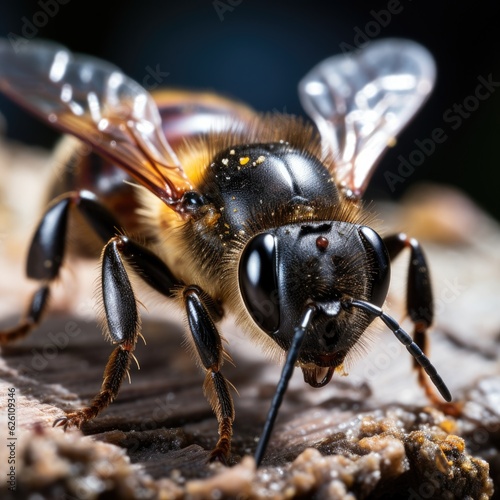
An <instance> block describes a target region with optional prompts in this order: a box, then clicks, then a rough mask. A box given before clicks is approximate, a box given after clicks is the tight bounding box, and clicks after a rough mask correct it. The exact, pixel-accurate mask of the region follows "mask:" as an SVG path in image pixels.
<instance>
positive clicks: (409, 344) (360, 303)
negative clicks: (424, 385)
mask: <svg viewBox="0 0 500 500" xmlns="http://www.w3.org/2000/svg"><path fill="white" fill-rule="evenodd" d="M342 307H343V308H344V309H349V308H351V307H357V308H358V309H362V310H363V311H366V312H367V313H369V314H371V315H372V316H376V317H378V318H380V319H381V320H382V321H383V322H384V323H385V324H386V326H387V327H388V328H389V329H390V330H391V331H392V333H394V335H396V337H397V339H398V340H399V341H400V342H401V343H402V344H404V345H405V346H406V349H407V350H408V352H409V353H410V354H411V355H412V356H413V357H414V358H415V360H416V361H417V363H418V364H419V365H420V366H421V367H422V368H423V369H424V370H425V373H427V375H429V377H430V379H431V380H432V383H433V384H434V385H435V386H436V389H437V390H438V391H439V393H440V394H441V396H443V398H444V399H445V400H446V401H448V402H450V401H451V399H452V398H451V393H450V391H449V389H448V387H446V384H445V383H444V381H443V379H442V378H441V376H440V375H439V374H438V372H437V370H436V368H435V367H434V365H433V364H432V363H431V361H430V359H429V358H428V357H427V356H426V355H425V354H424V353H423V351H422V349H420V347H419V346H418V345H417V344H416V343H415V342H414V341H413V339H412V338H411V337H410V335H408V334H407V333H406V332H405V331H404V330H403V329H402V328H401V326H399V323H398V322H397V321H396V320H395V319H394V318H393V317H391V316H389V315H388V314H386V313H385V312H384V311H382V309H380V307H377V306H375V305H373V304H370V302H366V301H364V300H350V301H347V302H342Z"/></svg>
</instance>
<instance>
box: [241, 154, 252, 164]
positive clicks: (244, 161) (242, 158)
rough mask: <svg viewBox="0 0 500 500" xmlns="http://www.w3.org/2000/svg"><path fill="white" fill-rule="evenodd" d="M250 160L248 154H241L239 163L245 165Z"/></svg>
mask: <svg viewBox="0 0 500 500" xmlns="http://www.w3.org/2000/svg"><path fill="white" fill-rule="evenodd" d="M249 161H250V158H249V157H248V156H243V157H241V158H240V165H246V164H247V163H248V162H249Z"/></svg>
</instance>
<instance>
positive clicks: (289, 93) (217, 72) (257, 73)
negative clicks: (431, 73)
mask: <svg viewBox="0 0 500 500" xmlns="http://www.w3.org/2000/svg"><path fill="white" fill-rule="evenodd" d="M56 1H57V0H38V1H27V0H24V1H16V2H13V1H2V2H1V3H0V36H7V35H8V34H10V36H11V37H12V36H13V34H14V35H17V36H23V34H24V35H26V34H27V35H28V36H29V37H30V38H38V37H40V38H49V39H54V40H57V41H60V42H62V43H63V44H65V45H67V46H69V47H70V48H71V49H72V50H74V51H77V52H85V53H90V54H95V55H98V56H99V57H101V58H104V59H107V60H110V61H112V62H114V63H115V64H116V65H118V66H119V67H121V68H122V69H123V70H124V71H125V73H127V74H128V75H130V76H132V77H133V78H135V79H136V80H137V81H138V82H139V83H141V84H149V85H151V84H152V83H154V82H153V81H152V80H151V78H150V79H146V80H145V78H147V75H148V74H149V72H150V71H148V68H149V69H155V68H158V69H159V70H160V71H161V72H162V73H168V75H166V76H164V77H163V82H162V85H166V86H169V85H172V86H182V87H187V88H193V89H196V88H198V89H199V88H201V89H211V90H216V91H219V92H222V93H225V94H226V95H229V96H232V97H236V98H238V99H241V100H243V101H245V102H247V103H249V104H250V105H252V106H253V107H255V108H257V109H258V110H263V111H270V110H273V109H274V110H279V111H287V112H290V113H295V114H300V113H302V111H301V108H300V104H299V101H298V97H297V91H296V86H297V83H298V81H299V80H300V78H301V77H302V76H303V75H305V73H306V72H307V71H308V70H309V69H310V68H311V67H312V66H313V65H315V64H316V63H317V62H319V61H320V60H322V59H324V58H326V57H327V56H330V55H332V54H336V53H340V52H341V51H342V49H341V47H342V45H341V44H342V43H344V44H349V45H353V46H354V45H356V40H357V41H358V42H359V41H360V40H361V38H360V35H359V33H364V34H365V35H366V36H367V37H368V38H369V39H375V38H382V37H393V36H398V37H407V38H411V39H414V40H416V41H418V42H420V43H422V44H423V45H425V46H426V47H427V48H428V49H429V50H430V51H431V52H432V53H433V55H434V56H435V58H436V62H437V67H438V81H437V85H436V89H435V91H434V93H433V95H432V97H431V99H430V100H429V102H428V103H427V105H426V107H425V109H424V110H423V111H422V112H421V113H420V114H419V115H418V117H417V119H416V120H415V121H414V122H413V123H412V124H411V125H410V126H409V127H408V128H407V129H406V130H405V131H404V133H403V134H402V136H401V137H400V139H399V142H398V144H397V146H396V147H395V148H394V149H393V150H392V151H390V152H389V153H388V154H387V155H386V157H385V158H384V160H383V163H382V164H381V166H380V168H379V171H378V173H377V175H376V176H375V178H374V180H373V182H372V184H371V186H370V190H369V192H368V194H367V197H369V198H370V197H377V198H380V197H382V198H398V197H400V196H401V195H402V194H403V193H404V192H405V190H406V189H408V187H410V186H411V185H412V184H413V183H416V182H418V181H423V180H432V181H436V182H441V183H448V184H452V185H455V186H459V187H460V188H462V189H463V190H465V191H466V192H467V193H468V194H469V195H470V196H472V197H473V199H474V200H475V201H476V202H477V203H479V204H480V205H481V206H482V207H483V208H485V209H487V210H488V211H489V212H490V213H491V214H493V215H494V216H495V217H496V218H497V219H500V203H499V201H498V200H499V198H498V195H497V191H498V189H499V188H498V184H499V183H498V178H499V177H500V176H499V175H498V174H497V172H498V167H499V166H500V150H499V143H500V114H499V111H500V88H499V89H498V90H496V91H495V92H492V93H491V95H490V97H488V98H487V99H485V100H483V101H481V102H480V104H479V107H478V109H477V110H475V111H473V112H472V113H470V116H469V117H468V118H466V119H463V120H462V122H461V123H460V126H458V127H457V128H456V130H452V129H451V124H450V123H447V122H446V121H445V119H444V115H445V113H446V112H447V110H449V109H451V108H453V106H454V105H456V104H458V105H461V104H462V103H463V102H464V100H465V99H466V98H467V97H469V96H471V95H474V91H475V89H476V87H477V85H478V83H479V82H478V77H480V76H482V77H484V78H485V79H488V76H489V75H490V74H492V76H491V78H492V79H493V80H494V81H499V82H500V41H499V31H500V29H499V25H500V23H499V21H498V17H497V16H496V15H495V13H494V9H493V8H494V7H495V5H494V2H493V1H489V2H488V1H483V2H467V3H466V2H456V3H453V4H452V3H451V2H438V1H434V2H422V1H417V0H413V1H411V0H400V2H397V0H385V1H377V2H362V1H356V2H347V1H342V2H339V1H331V2H320V1H316V0H308V1H302V2H297V1H295V2H294V1H288V2H285V1H278V2H266V1H261V0H216V1H215V2H214V1H213V0H200V1H196V0H188V1H183V2H177V1H176V2H163V3H160V2H153V1H149V0H141V1H140V2H139V1H133V2H128V3H125V2H118V1H106V2H105V1H104V0H102V1H101V2H89V1H87V2H84V1H79V0H59V2H62V3H56ZM398 4H399V6H398V7H397V9H398V11H400V12H399V13H397V14H393V15H392V16H391V19H390V21H388V22H387V21H384V23H383V24H386V25H385V26H382V23H381V22H380V21H378V22H377V21H375V22H374V20H375V16H376V15H377V14H376V13H379V14H380V15H381V16H382V18H383V17H384V15H385V19H387V13H385V14H384V13H382V12H381V11H387V9H388V7H391V8H393V9H394V7H395V6H396V5H398ZM44 10H45V11H49V12H50V14H44ZM374 12H375V16H374ZM379 19H380V17H379ZM369 22H371V24H370V25H367V23H369ZM377 26H378V29H377ZM23 30H24V33H23ZM377 31H378V34H377ZM356 36H358V38H357V39H355V37H356ZM0 112H1V113H2V114H4V115H5V116H6V117H7V122H8V129H7V133H8V135H9V136H10V137H13V138H16V139H22V140H25V141H29V142H30V143H37V144H44V145H50V144H52V143H53V142H54V140H55V138H56V135H55V134H54V133H53V132H52V131H50V130H49V129H48V128H47V127H45V126H44V125H41V124H39V123H38V122H36V121H35V120H33V119H31V118H30V117H28V116H27V115H26V114H24V113H22V112H20V111H19V109H18V108H16V107H15V106H14V105H12V104H10V103H8V102H6V100H5V99H3V98H1V97H0ZM438 127H439V128H443V129H444V130H445V132H446V134H447V137H448V138H447V140H446V141H445V142H443V143H442V144H438V145H437V146H436V148H435V151H434V153H433V154H431V155H430V156H429V157H428V158H426V160H425V161H424V163H423V164H422V165H420V166H419V167H418V168H417V169H416V171H415V173H414V174H412V175H411V176H410V177H409V178H408V179H407V180H406V181H405V182H404V183H399V184H397V186H396V187H397V189H396V190H395V191H392V190H391V189H390V188H389V185H388V183H387V181H386V180H385V178H384V175H383V174H384V172H386V171H387V170H390V171H394V172H396V171H397V165H398V163H399V161H398V159H397V158H398V156H399V155H403V157H405V158H408V156H409V155H410V154H411V152H412V151H413V150H415V149H416V145H415V142H414V141H415V140H423V139H426V138H430V137H431V134H432V131H433V130H434V129H435V128H438Z"/></svg>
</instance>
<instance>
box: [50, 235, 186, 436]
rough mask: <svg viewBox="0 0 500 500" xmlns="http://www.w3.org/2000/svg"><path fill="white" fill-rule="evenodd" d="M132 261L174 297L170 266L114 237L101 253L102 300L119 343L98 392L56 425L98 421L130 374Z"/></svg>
mask: <svg viewBox="0 0 500 500" xmlns="http://www.w3.org/2000/svg"><path fill="white" fill-rule="evenodd" d="M124 260H125V261H127V262H129V263H130V264H131V265H133V266H134V268H135V269H136V270H137V271H138V274H139V276H140V277H141V278H142V279H143V280H144V281H145V282H146V283H147V284H148V285H150V286H151V287H153V288H155V289H156V290H157V291H159V292H160V293H162V294H164V295H166V296H171V295H172V289H173V287H174V286H176V285H179V284H181V283H180V282H179V281H177V280H176V279H175V278H174V276H173V275H172V273H171V272H170V270H169V269H168V268H167V266H166V265H165V264H164V262H163V261H162V260H160V259H159V258H158V257H157V256H156V255H155V254H154V253H152V252H151V251H150V250H148V249H147V248H145V247H143V246H142V245H140V244H138V243H136V242H134V241H133V240H131V239H130V238H128V237H126V236H114V237H113V238H111V240H110V241H109V242H108V243H107V244H106V246H105V247H104V250H103V253H102V298H103V303H104V311H105V316H106V324H107V333H108V334H109V337H110V339H111V341H112V342H113V343H114V344H118V346H117V347H116V348H115V350H114V351H113V352H112V354H111V356H110V357H109V360H108V363H107V365H106V368H105V370H104V376H103V383H102V386H101V390H100V391H99V393H98V394H97V395H96V396H95V397H94V398H93V399H92V401H91V403H90V405H89V406H87V407H85V408H82V409H81V410H78V411H75V412H71V413H68V414H67V415H66V416H65V417H62V418H59V419H57V420H56V421H55V422H54V426H57V425H61V426H63V427H64V429H66V428H67V427H71V426H75V427H81V425H82V424H83V423H85V422H88V421H89V420H92V419H93V418H95V417H96V416H97V415H98V414H99V413H100V412H101V411H102V410H103V409H105V408H106V407H107V406H109V404H111V403H112V402H113V401H114V399H115V398H116V396H117V395H118V391H119V389H120V386H121V384H122V382H123V379H124V378H125V376H126V375H127V374H128V371H129V368H130V362H131V359H132V357H133V351H134V350H135V346H136V344H137V339H138V338H139V334H140V328H141V326H140V317H139V311H138V308H137V300H136V298H135V294H134V291H133V288H132V284H131V283H130V279H129V277H128V274H127V270H126V268H125V265H124Z"/></svg>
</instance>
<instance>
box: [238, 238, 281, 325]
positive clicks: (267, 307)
mask: <svg viewBox="0 0 500 500" xmlns="http://www.w3.org/2000/svg"><path fill="white" fill-rule="evenodd" d="M277 272H278V271H277V252H276V238H275V237H274V236H273V235H272V234H269V233H263V234H258V235H257V236H255V237H254V238H252V239H251V240H250V241H249V242H248V244H247V246H246V247H245V249H244V250H243V253H242V255H241V260H240V264H239V271H238V273H239V283H240V290H241V295H242V296H243V301H244V302H245V305H246V307H247V310H248V312H249V313H250V315H251V316H252V318H253V320H254V321H255V322H256V323H257V325H259V327H260V328H262V330H264V331H265V332H266V333H268V334H271V333H275V332H276V331H277V330H278V328H279V325H280V308H279V298H278V297H279V294H278V276H277Z"/></svg>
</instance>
